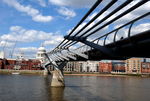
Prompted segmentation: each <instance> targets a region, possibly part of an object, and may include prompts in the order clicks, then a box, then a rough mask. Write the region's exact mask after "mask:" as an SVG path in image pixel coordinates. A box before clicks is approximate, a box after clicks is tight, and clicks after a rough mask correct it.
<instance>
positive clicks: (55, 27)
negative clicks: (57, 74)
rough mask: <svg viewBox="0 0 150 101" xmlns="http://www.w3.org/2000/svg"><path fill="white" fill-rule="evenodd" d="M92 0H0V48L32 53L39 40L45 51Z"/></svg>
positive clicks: (145, 8)
mask: <svg viewBox="0 0 150 101" xmlns="http://www.w3.org/2000/svg"><path fill="white" fill-rule="evenodd" d="M95 1H96V0H0V12H1V14H0V24H1V26H0V49H1V51H3V49H4V50H5V51H6V54H7V56H9V54H10V53H12V50H13V48H14V47H15V52H14V54H13V55H14V56H16V55H17V54H18V53H19V52H23V53H24V54H25V55H29V54H30V56H34V55H35V53H36V51H37V49H38V47H40V45H41V44H43V45H44V46H45V47H46V49H47V51H48V50H51V49H53V48H54V47H55V46H56V45H58V44H59V42H61V40H62V39H63V36H64V35H66V34H67V33H68V32H69V31H70V30H71V29H72V28H73V27H74V26H75V25H76V24H77V23H78V21H79V20H80V19H81V18H82V17H83V16H84V14H85V13H86V12H87V11H88V10H89V8H90V7H91V6H92V4H93V3H94V2H95ZM109 1H110V0H105V2H103V3H102V6H104V5H106V4H107V3H108V2H109ZM123 1H125V0H121V1H120V0H119V2H118V3H116V4H115V5H119V4H121V3H122V2H123ZM149 4H150V3H149V2H148V3H147V4H145V5H144V6H143V8H141V9H139V10H138V11H137V12H138V13H135V12H133V13H131V14H130V15H128V16H127V17H125V18H123V19H121V20H120V22H121V23H122V22H125V21H127V20H129V19H127V18H128V17H134V16H135V15H136V16H137V15H138V14H140V13H141V12H142V13H144V12H147V11H148V10H149V9H150V8H149V6H148V5H149ZM102 6H100V7H98V8H97V9H96V10H95V11H94V12H93V13H92V14H91V15H90V17H89V18H88V19H87V20H86V21H89V20H90V19H91V18H92V17H93V16H94V15H95V14H97V11H98V10H100V9H101V7H102ZM147 7H148V8H147ZM143 9H144V10H143ZM111 10H113V8H111V9H110V10H109V11H107V12H105V14H103V15H102V16H101V17H100V18H99V19H101V18H102V17H104V16H105V15H107V13H109V12H110V11H111ZM118 22H119V21H118ZM120 22H119V23H120ZM86 23H87V22H84V23H83V24H82V25H81V26H80V27H82V26H83V25H85V24H86ZM116 23H117V22H116ZM93 24H95V23H93ZM91 26H92V25H91ZM89 27H90V26H89ZM114 27H116V26H114ZM109 28H110V29H111V27H110V26H107V28H106V29H107V30H109ZM106 29H104V30H106ZM102 32H104V31H102ZM31 54H32V55H31Z"/></svg>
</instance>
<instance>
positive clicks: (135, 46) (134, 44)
mask: <svg viewBox="0 0 150 101" xmlns="http://www.w3.org/2000/svg"><path fill="white" fill-rule="evenodd" d="M103 47H106V48H108V49H110V50H112V52H113V53H112V54H116V55H115V56H110V55H107V54H104V53H102V52H101V51H100V50H97V49H92V50H90V51H87V52H85V54H86V55H88V60H102V59H103V60H104V59H107V60H109V59H111V60H125V59H128V58H131V57H150V48H149V47H150V30H149V31H146V32H142V33H139V34H137V35H134V36H131V37H130V38H124V39H122V40H119V41H116V42H115V43H110V44H107V45H105V46H103ZM86 60H87V59H85V58H82V57H80V56H77V61H86ZM70 61H71V60H70ZM72 61H76V60H72Z"/></svg>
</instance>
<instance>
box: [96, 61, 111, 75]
mask: <svg viewBox="0 0 150 101" xmlns="http://www.w3.org/2000/svg"><path fill="white" fill-rule="evenodd" d="M111 71H112V62H111V61H101V62H99V72H100V73H111Z"/></svg>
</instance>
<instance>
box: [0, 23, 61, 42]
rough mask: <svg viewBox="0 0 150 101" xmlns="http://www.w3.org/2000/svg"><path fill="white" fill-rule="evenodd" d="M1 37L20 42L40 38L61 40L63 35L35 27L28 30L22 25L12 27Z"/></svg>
mask: <svg viewBox="0 0 150 101" xmlns="http://www.w3.org/2000/svg"><path fill="white" fill-rule="evenodd" d="M0 39H1V40H8V41H18V42H34V41H40V40H43V41H45V40H56V41H60V39H62V35H60V34H58V33H47V32H44V31H38V30H33V29H30V30H27V29H25V28H23V27H21V26H12V27H10V32H9V33H8V34H3V35H1V37H0Z"/></svg>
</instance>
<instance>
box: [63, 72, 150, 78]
mask: <svg viewBox="0 0 150 101" xmlns="http://www.w3.org/2000/svg"><path fill="white" fill-rule="evenodd" d="M64 75H65V76H101V77H150V74H125V73H122V74H117V73H116V74H115V73H113V74H101V73H64Z"/></svg>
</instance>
